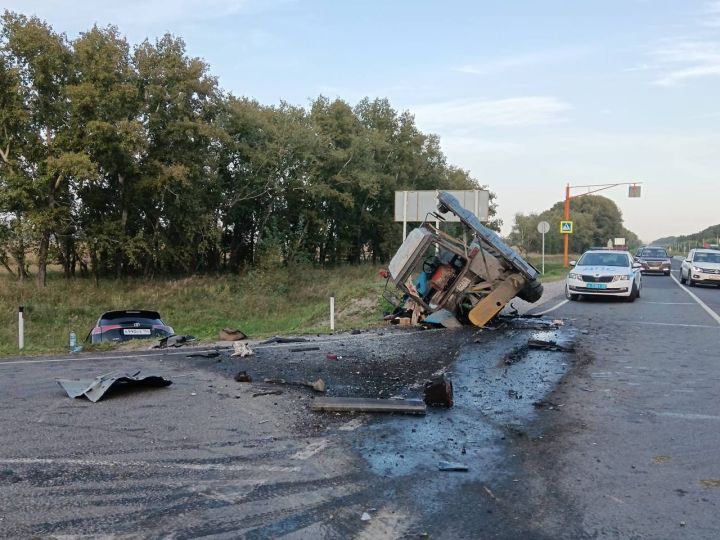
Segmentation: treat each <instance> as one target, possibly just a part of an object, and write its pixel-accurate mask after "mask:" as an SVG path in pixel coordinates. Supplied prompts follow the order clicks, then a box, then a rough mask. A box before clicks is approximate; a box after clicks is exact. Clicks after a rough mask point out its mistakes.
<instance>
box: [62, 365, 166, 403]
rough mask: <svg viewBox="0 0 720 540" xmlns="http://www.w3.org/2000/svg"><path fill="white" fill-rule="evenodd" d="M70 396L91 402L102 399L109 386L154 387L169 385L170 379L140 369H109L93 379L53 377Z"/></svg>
mask: <svg viewBox="0 0 720 540" xmlns="http://www.w3.org/2000/svg"><path fill="white" fill-rule="evenodd" d="M55 380H56V381H57V383H58V384H59V385H60V386H61V387H62V389H63V390H65V392H67V395H68V396H69V397H71V398H77V397H80V396H85V397H86V398H87V399H89V400H90V401H92V402H93V403H95V402H97V401H99V400H100V399H102V397H103V396H104V395H105V394H106V393H107V391H108V390H110V388H113V387H116V388H132V387H143V386H145V387H155V388H160V387H163V386H169V385H171V384H172V381H171V380H169V379H165V378H164V377H162V376H160V375H156V374H154V373H143V372H142V370H140V369H137V370H134V371H122V370H117V371H111V372H110V373H106V374H104V375H100V376H99V377H96V378H95V379H55Z"/></svg>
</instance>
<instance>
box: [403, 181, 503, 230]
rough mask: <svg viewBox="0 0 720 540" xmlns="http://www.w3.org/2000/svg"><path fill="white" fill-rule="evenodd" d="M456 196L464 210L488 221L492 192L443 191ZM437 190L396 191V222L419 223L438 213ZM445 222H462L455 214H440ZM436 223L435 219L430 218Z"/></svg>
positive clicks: (481, 190) (475, 190)
mask: <svg viewBox="0 0 720 540" xmlns="http://www.w3.org/2000/svg"><path fill="white" fill-rule="evenodd" d="M442 191H446V192H447V193H450V194H451V195H452V196H454V197H455V198H456V199H457V200H458V201H460V204H462V205H463V207H464V208H466V209H467V210H469V211H470V212H472V213H473V214H475V215H476V216H477V217H478V218H479V219H480V221H487V220H488V212H489V209H490V192H488V191H486V190H484V189H470V190H463V191H452V190H442ZM437 194H438V191H436V190H423V191H396V192H395V221H403V222H408V223H410V222H414V221H415V222H417V221H425V217H426V216H427V215H428V214H429V213H431V212H437ZM440 215H441V216H442V217H444V218H445V221H460V220H459V219H458V218H457V217H456V216H455V215H454V214H452V213H450V212H448V213H447V214H440ZM430 219H431V221H435V219H434V218H430Z"/></svg>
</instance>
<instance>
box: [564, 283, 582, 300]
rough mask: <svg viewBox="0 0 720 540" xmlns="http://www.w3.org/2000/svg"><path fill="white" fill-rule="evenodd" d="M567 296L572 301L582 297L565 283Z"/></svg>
mask: <svg viewBox="0 0 720 540" xmlns="http://www.w3.org/2000/svg"><path fill="white" fill-rule="evenodd" d="M565 298H567V299H568V300H570V301H571V302H577V301H578V300H579V299H580V295H579V294H573V293H571V292H570V290H569V289H568V287H567V285H565Z"/></svg>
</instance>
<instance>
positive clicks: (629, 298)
mask: <svg viewBox="0 0 720 540" xmlns="http://www.w3.org/2000/svg"><path fill="white" fill-rule="evenodd" d="M639 297H640V291H638V288H637V285H635V282H633V286H632V290H631V291H630V294H629V295H628V296H627V297H626V298H625V301H626V302H634V301H635V299H636V298H639Z"/></svg>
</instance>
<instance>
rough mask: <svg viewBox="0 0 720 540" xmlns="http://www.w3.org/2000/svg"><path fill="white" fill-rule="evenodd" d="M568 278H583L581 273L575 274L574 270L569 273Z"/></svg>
mask: <svg viewBox="0 0 720 540" xmlns="http://www.w3.org/2000/svg"><path fill="white" fill-rule="evenodd" d="M568 279H582V278H581V277H580V274H575V273H573V272H570V273H569V274H568Z"/></svg>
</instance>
